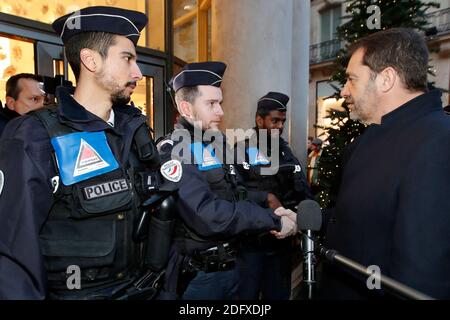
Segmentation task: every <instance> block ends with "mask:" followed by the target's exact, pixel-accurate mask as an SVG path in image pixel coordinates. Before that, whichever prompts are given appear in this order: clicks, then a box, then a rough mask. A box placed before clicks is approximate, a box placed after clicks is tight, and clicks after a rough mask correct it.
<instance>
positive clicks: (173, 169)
mask: <svg viewBox="0 0 450 320" xmlns="http://www.w3.org/2000/svg"><path fill="white" fill-rule="evenodd" d="M160 171H161V174H162V176H163V177H164V178H166V179H167V180H169V181H172V182H179V181H180V180H181V177H182V176H183V167H182V166H181V162H180V161H178V160H170V161H167V162H166V163H164V164H163V165H162V166H161V169H160Z"/></svg>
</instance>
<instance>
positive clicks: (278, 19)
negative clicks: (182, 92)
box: [212, 0, 310, 164]
mask: <svg viewBox="0 0 450 320" xmlns="http://www.w3.org/2000/svg"><path fill="white" fill-rule="evenodd" d="M309 6H310V3H309V1H305V0H270V1H268V0H213V1H212V57H213V60H219V61H223V62H225V63H227V65H228V69H227V71H226V73H225V78H224V82H223V85H222V88H223V93H224V103H223V108H224V112H225V116H224V121H223V127H222V129H226V128H242V129H248V128H251V127H253V126H254V123H255V120H254V119H255V111H256V103H257V100H258V99H259V98H260V97H262V96H263V95H265V94H266V93H267V92H269V91H279V92H283V93H285V94H287V95H289V96H290V97H291V102H290V103H289V114H288V116H289V119H288V123H287V127H286V130H285V132H286V133H285V136H287V137H288V138H289V140H290V142H291V143H292V146H293V149H294V152H295V153H296V154H297V156H299V158H300V159H301V161H302V162H303V164H304V161H305V155H306V153H305V151H304V150H305V148H306V137H307V136H306V128H307V116H306V115H307V108H308V107H307V106H308V104H307V99H308V78H309ZM303 131H304V132H303Z"/></svg>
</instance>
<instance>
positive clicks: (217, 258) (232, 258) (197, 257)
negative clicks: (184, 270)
mask: <svg viewBox="0 0 450 320" xmlns="http://www.w3.org/2000/svg"><path fill="white" fill-rule="evenodd" d="M235 262H236V250H235V248H233V247H232V246H231V245H230V244H228V243H224V244H220V245H217V246H216V247H212V248H209V249H206V250H203V251H199V252H194V254H193V255H192V256H191V257H190V259H189V265H190V266H191V267H192V268H193V269H195V270H197V271H203V272H205V273H210V272H218V271H228V270H232V269H234V266H235Z"/></svg>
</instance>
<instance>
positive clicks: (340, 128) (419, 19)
mask: <svg viewBox="0 0 450 320" xmlns="http://www.w3.org/2000/svg"><path fill="white" fill-rule="evenodd" d="M344 5H345V6H346V13H347V14H348V15H346V16H344V17H342V19H350V20H348V21H347V22H346V23H344V24H342V25H341V26H340V27H338V29H337V36H338V39H339V40H340V41H341V43H343V44H345V47H344V48H343V49H341V50H340V52H339V55H338V57H337V58H336V61H335V65H336V72H335V73H334V74H333V75H332V76H331V78H330V81H332V82H334V81H335V82H337V83H339V85H340V86H341V88H342V87H343V86H344V84H345V82H346V77H345V69H346V66H347V64H348V61H349V58H350V57H349V56H348V50H347V48H348V46H349V45H350V44H352V43H354V42H356V41H357V40H359V39H360V38H362V37H365V36H367V35H369V34H371V33H374V32H377V31H380V30H385V29H389V28H394V27H408V28H414V29H416V30H420V31H426V29H427V25H428V22H427V18H426V14H425V12H426V11H427V10H428V9H429V8H431V7H439V5H438V4H437V3H424V2H422V1H420V0H376V1H375V0H372V1H370V0H352V1H346V2H345V4H344ZM333 87H334V88H335V89H336V94H335V95H334V96H332V97H331V98H336V99H339V98H340V95H339V93H340V90H341V88H338V87H335V86H333ZM327 118H329V119H330V120H331V126H328V127H325V128H323V129H325V131H326V134H327V136H328V139H327V141H328V142H329V144H328V145H327V146H325V147H324V149H323V152H322V156H321V157H320V161H319V165H318V166H319V175H318V178H319V190H320V191H319V193H318V194H317V196H316V197H317V198H318V201H319V202H320V205H321V206H322V207H323V208H327V207H332V206H334V204H335V200H336V197H337V192H338V188H339V183H340V178H341V173H342V172H341V171H342V160H343V156H344V152H345V149H346V147H347V145H348V144H349V143H350V142H352V141H353V140H354V139H355V138H356V137H358V136H359V135H360V134H361V133H362V132H363V131H364V129H365V126H364V125H363V124H361V123H359V122H357V121H353V120H352V119H350V113H349V109H348V106H347V104H346V103H345V102H344V103H343V104H342V110H337V109H331V110H330V111H329V112H328V115H327Z"/></svg>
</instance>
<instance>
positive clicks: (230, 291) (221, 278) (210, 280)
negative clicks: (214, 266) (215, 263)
mask: <svg viewBox="0 0 450 320" xmlns="http://www.w3.org/2000/svg"><path fill="white" fill-rule="evenodd" d="M237 286H238V276H237V271H236V269H232V270H229V271H219V272H211V273H205V272H203V271H199V272H198V273H197V275H196V276H195V278H194V279H193V280H192V281H191V282H190V283H189V285H188V287H187V289H186V291H185V292H184V294H183V298H182V299H183V300H236V296H237Z"/></svg>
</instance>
